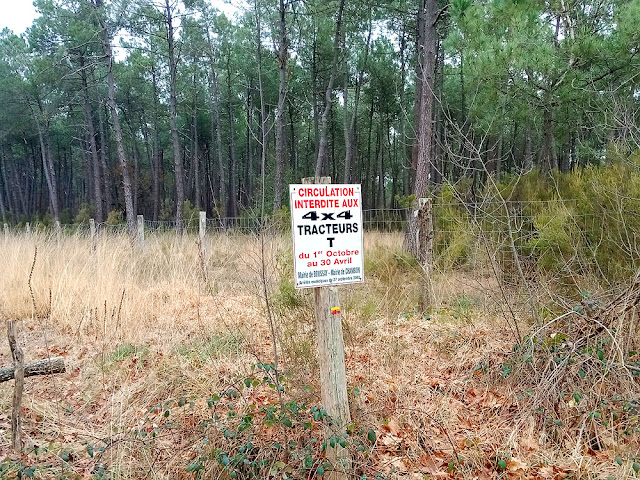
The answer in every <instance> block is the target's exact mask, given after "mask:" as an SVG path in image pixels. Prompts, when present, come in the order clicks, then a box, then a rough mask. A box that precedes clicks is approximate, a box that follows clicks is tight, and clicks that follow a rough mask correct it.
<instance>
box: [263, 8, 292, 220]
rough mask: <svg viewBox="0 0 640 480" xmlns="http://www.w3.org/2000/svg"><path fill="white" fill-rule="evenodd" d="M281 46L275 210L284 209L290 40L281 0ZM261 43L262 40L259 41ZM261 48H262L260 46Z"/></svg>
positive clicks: (279, 56) (279, 51)
mask: <svg viewBox="0 0 640 480" xmlns="http://www.w3.org/2000/svg"><path fill="white" fill-rule="evenodd" d="M279 14H280V22H279V37H280V38H279V45H278V109H277V111H276V115H277V119H276V169H275V179H274V185H273V210H274V211H277V210H280V208H281V207H282V177H283V171H284V156H285V142H286V140H285V131H284V118H285V116H284V104H285V98H286V95H287V63H288V60H289V53H288V48H289V43H288V42H289V40H288V39H287V22H286V5H285V2H284V0H280V9H279ZM258 41H260V39H258ZM258 48H260V46H258Z"/></svg>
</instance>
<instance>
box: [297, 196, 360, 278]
mask: <svg viewBox="0 0 640 480" xmlns="http://www.w3.org/2000/svg"><path fill="white" fill-rule="evenodd" d="M360 191H361V188H360V185H289V195H290V198H291V225H292V228H293V261H294V282H295V287H296V288H311V287H326V286H329V285H341V284H345V283H361V282H363V281H364V261H363V259H364V256H363V253H362V199H361V195H360Z"/></svg>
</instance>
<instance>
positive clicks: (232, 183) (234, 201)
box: [227, 58, 238, 217]
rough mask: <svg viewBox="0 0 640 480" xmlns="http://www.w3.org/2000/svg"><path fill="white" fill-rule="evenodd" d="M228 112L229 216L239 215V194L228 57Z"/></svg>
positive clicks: (229, 61)
mask: <svg viewBox="0 0 640 480" xmlns="http://www.w3.org/2000/svg"><path fill="white" fill-rule="evenodd" d="M227 89H228V98H227V113H228V114H229V185H228V191H229V200H228V202H227V216H228V217H236V216H238V198H237V197H238V195H237V190H236V187H237V185H236V183H237V173H236V143H235V125H234V123H235V120H234V117H233V104H232V103H231V95H232V92H231V59H230V58H227Z"/></svg>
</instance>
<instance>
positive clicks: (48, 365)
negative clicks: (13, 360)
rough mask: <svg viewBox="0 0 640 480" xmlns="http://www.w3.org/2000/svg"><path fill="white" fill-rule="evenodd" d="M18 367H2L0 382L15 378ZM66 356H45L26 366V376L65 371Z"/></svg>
mask: <svg viewBox="0 0 640 480" xmlns="http://www.w3.org/2000/svg"><path fill="white" fill-rule="evenodd" d="M15 372H16V367H15V365H12V366H10V367H2V368H0V383H2V382H8V381H9V380H13V379H14V378H15ZM64 372H65V365H64V357H53V358H45V359H44V360H38V361H37V362H32V363H29V364H27V365H25V366H24V377H25V378H26V377H34V376H36V375H51V374H54V373H64Z"/></svg>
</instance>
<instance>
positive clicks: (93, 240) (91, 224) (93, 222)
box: [89, 218, 96, 252]
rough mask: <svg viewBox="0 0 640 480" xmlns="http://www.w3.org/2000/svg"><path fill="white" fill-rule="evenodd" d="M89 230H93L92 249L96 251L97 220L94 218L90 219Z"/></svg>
mask: <svg viewBox="0 0 640 480" xmlns="http://www.w3.org/2000/svg"><path fill="white" fill-rule="evenodd" d="M89 231H90V232H91V251H92V252H95V251H96V221H95V220H94V219H93V218H90V219H89Z"/></svg>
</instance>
